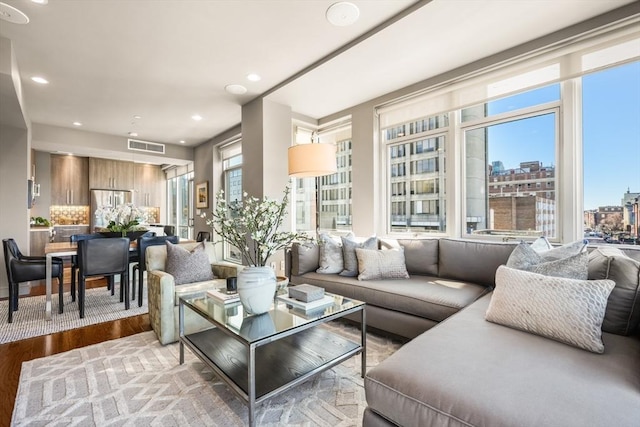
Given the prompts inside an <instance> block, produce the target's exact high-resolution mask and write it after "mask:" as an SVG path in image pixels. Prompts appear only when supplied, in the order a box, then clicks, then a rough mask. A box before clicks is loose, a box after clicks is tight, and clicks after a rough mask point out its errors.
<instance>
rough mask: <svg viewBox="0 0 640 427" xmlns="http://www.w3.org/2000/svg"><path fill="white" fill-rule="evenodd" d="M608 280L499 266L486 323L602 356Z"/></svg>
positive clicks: (609, 290) (608, 289)
mask: <svg viewBox="0 0 640 427" xmlns="http://www.w3.org/2000/svg"><path fill="white" fill-rule="evenodd" d="M614 286H615V283H614V282H613V281H612V280H575V279H565V278H560V277H549V276H543V275H541V274H536V273H530V272H528V271H522V270H515V269H512V268H509V267H505V266H500V267H499V268H498V271H497V272H496V288H495V290H494V291H493V295H492V297H491V302H490V303H489V308H488V309H487V313H486V315H485V318H486V319H487V320H488V321H490V322H493V323H498V324H501V325H504V326H508V327H510V328H514V329H519V330H521V331H525V332H531V333H533V334H536V335H541V336H543V337H546V338H551V339H554V340H556V341H560V342H563V343H565V344H569V345H572V346H574V347H578V348H582V349H585V350H588V351H592V352H594V353H603V352H604V344H603V343H602V321H603V319H604V314H605V309H606V307H607V298H608V297H609V294H610V293H611V291H612V290H613V287H614Z"/></svg>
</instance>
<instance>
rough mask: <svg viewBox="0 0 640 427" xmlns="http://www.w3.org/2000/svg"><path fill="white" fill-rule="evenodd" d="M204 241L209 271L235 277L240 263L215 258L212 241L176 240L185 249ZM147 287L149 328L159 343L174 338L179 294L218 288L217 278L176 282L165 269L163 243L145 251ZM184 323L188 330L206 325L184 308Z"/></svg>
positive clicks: (206, 324)
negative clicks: (209, 265) (188, 241)
mask: <svg viewBox="0 0 640 427" xmlns="http://www.w3.org/2000/svg"><path fill="white" fill-rule="evenodd" d="M200 244H204V245H205V251H206V253H207V255H208V257H209V262H210V264H211V271H212V272H213V275H214V276H215V277H216V278H217V279H226V278H227V277H233V276H237V275H238V272H239V271H240V270H241V269H242V266H240V265H237V264H233V263H228V262H219V261H216V256H215V251H214V248H213V243H211V242H200V243H193V242H190V243H179V245H180V246H182V247H184V248H185V249H187V250H192V249H193V248H194V247H195V246H196V245H200ZM145 261H146V266H147V288H148V292H149V320H150V322H151V327H152V328H153V330H154V331H155V333H156V336H157V337H158V340H159V341H160V343H162V344H169V343H172V342H175V341H177V340H178V301H179V298H180V296H184V295H191V294H196V293H198V292H203V291H206V290H208V289H211V288H214V287H222V286H224V283H223V282H221V281H219V280H207V281H202V282H195V283H185V284H181V285H176V282H175V278H174V277H173V276H172V275H171V274H169V273H167V272H166V262H167V247H166V246H165V245H159V246H150V247H148V248H147V252H146V260H145ZM185 324H186V325H188V326H190V327H191V329H192V330H198V329H202V328H204V327H207V326H210V324H208V322H206V321H205V320H204V319H203V318H202V317H201V316H199V315H195V314H194V313H191V312H190V311H189V310H185Z"/></svg>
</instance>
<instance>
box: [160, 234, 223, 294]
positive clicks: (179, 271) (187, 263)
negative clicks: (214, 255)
mask: <svg viewBox="0 0 640 427" xmlns="http://www.w3.org/2000/svg"><path fill="white" fill-rule="evenodd" d="M166 244H167V246H166V247H167V264H166V270H165V271H166V272H167V273H168V274H171V275H172V276H173V278H174V280H175V284H176V285H182V284H184V283H194V282H202V281H204V280H212V279H213V278H214V277H213V271H212V270H211V263H210V262H209V257H208V256H207V253H206V252H205V248H204V243H200V244H198V245H196V246H195V247H194V248H193V249H191V250H187V249H185V248H184V247H182V246H180V245H174V244H173V243H171V242H166Z"/></svg>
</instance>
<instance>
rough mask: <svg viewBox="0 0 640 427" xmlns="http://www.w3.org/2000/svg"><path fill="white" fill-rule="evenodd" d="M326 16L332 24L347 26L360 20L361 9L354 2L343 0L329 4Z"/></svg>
mask: <svg viewBox="0 0 640 427" xmlns="http://www.w3.org/2000/svg"><path fill="white" fill-rule="evenodd" d="M325 16H326V17H327V21H329V23H331V25H335V26H336V27H346V26H348V25H351V24H353V23H354V22H356V21H357V20H358V17H359V16H360V9H358V6H356V5H355V4H353V3H349V2H347V1H341V2H338V3H334V4H332V5H331V6H329V8H328V9H327V13H326V15H325Z"/></svg>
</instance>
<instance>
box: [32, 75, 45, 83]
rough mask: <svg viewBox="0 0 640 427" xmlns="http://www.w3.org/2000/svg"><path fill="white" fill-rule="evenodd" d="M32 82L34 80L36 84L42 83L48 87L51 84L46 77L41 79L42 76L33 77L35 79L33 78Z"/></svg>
mask: <svg viewBox="0 0 640 427" xmlns="http://www.w3.org/2000/svg"><path fill="white" fill-rule="evenodd" d="M31 80H33V81H34V82H36V83H40V84H41V85H48V84H49V80H47V79H45V78H44V77H40V76H33V77H31Z"/></svg>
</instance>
